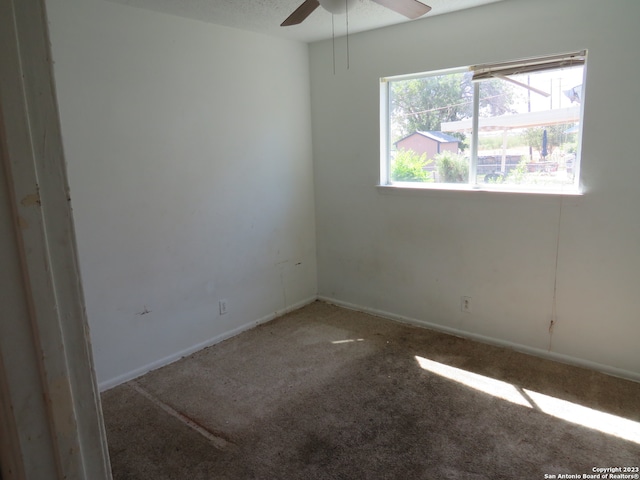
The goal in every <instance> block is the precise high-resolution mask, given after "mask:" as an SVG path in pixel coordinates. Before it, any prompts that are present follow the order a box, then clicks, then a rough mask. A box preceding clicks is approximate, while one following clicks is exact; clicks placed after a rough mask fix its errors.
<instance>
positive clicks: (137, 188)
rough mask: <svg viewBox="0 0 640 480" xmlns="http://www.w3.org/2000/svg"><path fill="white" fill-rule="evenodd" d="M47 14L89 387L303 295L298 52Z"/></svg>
mask: <svg viewBox="0 0 640 480" xmlns="http://www.w3.org/2000/svg"><path fill="white" fill-rule="evenodd" d="M47 8H48V13H49V22H50V33H51V42H52V50H53V60H54V62H55V65H54V70H55V80H56V84H57V85H56V86H57V92H58V101H59V105H60V116H61V122H62V136H63V141H64V147H65V153H66V158H67V161H68V173H69V182H70V189H71V202H72V206H73V211H74V220H75V224H76V229H77V239H78V249H79V257H80V266H81V272H82V277H83V284H84V289H85V295H86V303H87V312H88V318H89V323H90V327H91V333H92V335H91V337H92V342H93V351H94V356H95V364H96V369H97V376H98V381H99V382H100V384H101V386H102V387H103V388H104V387H108V386H110V385H114V384H117V383H118V382H121V381H123V380H126V379H128V378H131V376H134V375H137V374H140V373H144V372H145V371H146V370H147V369H149V368H151V367H154V366H158V365H161V364H163V363H166V362H168V361H170V360H173V359H175V358H178V357H179V356H180V354H181V353H184V352H189V351H193V350H194V349H197V348H200V347H202V346H203V345H206V344H208V343H212V342H215V341H217V340H220V339H222V338H225V337H227V336H229V335H231V334H233V333H234V332H237V331H239V330H242V329H244V328H247V327H248V326H251V325H253V324H255V322H257V321H262V320H265V319H269V318H272V317H273V316H274V315H275V314H276V313H279V312H283V311H285V310H287V309H289V308H292V307H293V306H295V305H299V304H301V303H304V302H306V301H309V300H310V299H313V298H315V295H316V278H317V275H316V260H315V231H314V197H313V195H314V193H313V179H312V162H311V126H310V111H309V109H310V100H309V64H308V49H307V46H306V45H305V44H302V43H297V42H291V41H285V40H280V39H276V38H271V37H266V36H262V35H258V34H252V33H247V32H242V31H239V30H234V29H230V28H224V27H218V26H214V25H210V24H206V23H204V22H198V21H193V20H187V19H183V18H179V17H172V16H168V15H164V14H159V13H154V12H150V11H145V10H141V9H137V8H133V7H129V6H125V5H121V4H116V3H111V2H107V1H103V0H50V1H47ZM219 300H225V301H226V304H227V308H228V311H227V313H226V314H224V315H221V314H220V313H219V308H218V302H219Z"/></svg>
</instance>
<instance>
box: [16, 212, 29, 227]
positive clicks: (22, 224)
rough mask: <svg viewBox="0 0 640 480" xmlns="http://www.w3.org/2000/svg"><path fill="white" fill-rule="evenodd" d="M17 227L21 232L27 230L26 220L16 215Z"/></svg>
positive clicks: (27, 223)
mask: <svg viewBox="0 0 640 480" xmlns="http://www.w3.org/2000/svg"><path fill="white" fill-rule="evenodd" d="M18 227H20V229H22V230H26V229H27V228H29V222H27V220H26V218H24V217H21V216H20V215H18Z"/></svg>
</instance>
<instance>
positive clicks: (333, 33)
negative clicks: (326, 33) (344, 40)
mask: <svg viewBox="0 0 640 480" xmlns="http://www.w3.org/2000/svg"><path fill="white" fill-rule="evenodd" d="M334 18H335V15H334V14H333V13H332V14H331V41H332V43H333V74H334V75H335V74H336V27H335V22H334Z"/></svg>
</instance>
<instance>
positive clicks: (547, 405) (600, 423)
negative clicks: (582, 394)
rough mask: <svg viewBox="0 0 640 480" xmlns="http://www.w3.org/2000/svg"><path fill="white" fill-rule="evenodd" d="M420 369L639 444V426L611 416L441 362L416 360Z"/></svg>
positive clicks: (627, 420)
mask: <svg viewBox="0 0 640 480" xmlns="http://www.w3.org/2000/svg"><path fill="white" fill-rule="evenodd" d="M415 359H416V360H417V362H418V364H419V365H420V367H421V368H422V369H424V370H427V371H429V372H432V373H435V374H437V375H440V376H442V377H445V378H448V379H450V380H453V381H455V382H458V383H461V384H463V385H466V386H467V387H470V388H473V389H475V390H478V391H481V392H484V393H488V394H489V395H493V396H494V397H498V398H501V399H503V400H506V401H509V402H511V403H515V404H517V405H521V406H524V407H529V408H535V409H536V410H539V411H541V412H544V413H546V414H548V415H551V416H554V417H556V418H560V419H562V420H565V421H567V422H571V423H574V424H577V425H582V426H584V427H587V428H591V429H594V430H598V431H600V432H603V433H606V434H608V435H613V436H615V437H618V438H622V439H624V440H629V441H631V442H635V443H638V444H640V423H639V422H634V421H633V420H629V419H627V418H623V417H619V416H617V415H612V414H610V413H605V412H601V411H599V410H594V409H593V408H589V407H584V406H582V405H578V404H577V403H573V402H569V401H567V400H561V399H559V398H556V397H552V396H549V395H545V394H542V393H538V392H535V391H533V390H528V389H525V388H520V387H516V386H515V385H513V384H511V383H507V382H503V381H501V380H496V379H495V378H491V377H487V376H485V375H479V374H477V373H473V372H469V371H467V370H463V369H461V368H456V367H451V366H449V365H445V364H443V363H440V362H434V361H433V360H428V359H426V358H423V357H420V356H417V355H416V356H415Z"/></svg>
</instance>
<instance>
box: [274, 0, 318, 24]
mask: <svg viewBox="0 0 640 480" xmlns="http://www.w3.org/2000/svg"><path fill="white" fill-rule="evenodd" d="M319 6H320V2H319V1H318V0H304V2H303V3H302V5H300V6H299V7H298V8H296V9H295V11H294V12H293V13H292V14H291V15H289V16H288V17H287V19H286V20H285V21H284V22H282V23H281V24H280V26H281V27H288V26H290V25H298V24H299V23H302V21H303V20H304V19H305V18H307V17H308V16H309V15H311V13H313V11H314V10H315V9H316V8H318V7H319Z"/></svg>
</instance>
